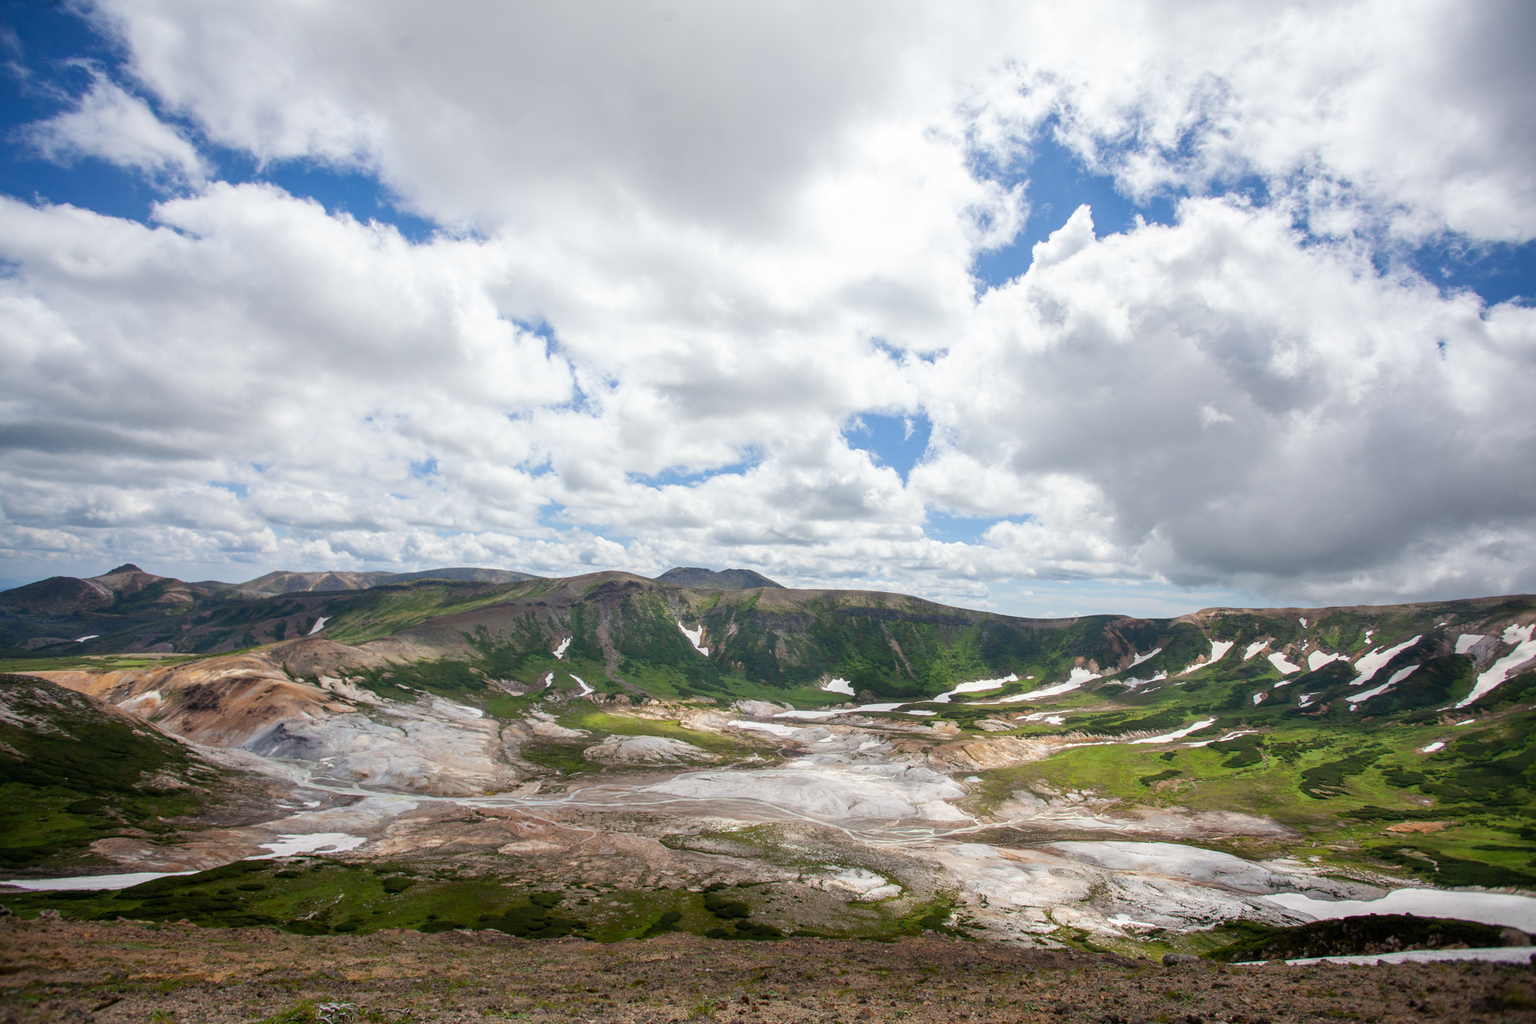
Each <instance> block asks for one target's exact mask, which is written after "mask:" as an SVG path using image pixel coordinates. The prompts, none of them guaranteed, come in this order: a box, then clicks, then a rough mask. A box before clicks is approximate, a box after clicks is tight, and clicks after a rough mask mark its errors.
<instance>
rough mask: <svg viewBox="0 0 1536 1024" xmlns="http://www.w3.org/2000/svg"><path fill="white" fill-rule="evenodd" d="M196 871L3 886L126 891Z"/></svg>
mask: <svg viewBox="0 0 1536 1024" xmlns="http://www.w3.org/2000/svg"><path fill="white" fill-rule="evenodd" d="M195 874H197V872H196V871H134V872H130V873H129V874H126V875H77V876H75V877H73V878H7V879H5V880H4V882H0V884H3V885H14V886H15V887H16V888H18V889H31V890H33V891H34V892H57V891H60V890H67V889H126V888H128V887H129V886H130V885H138V884H139V883H140V882H152V881H154V880H155V879H157V878H175V877H176V876H177V875H195Z"/></svg>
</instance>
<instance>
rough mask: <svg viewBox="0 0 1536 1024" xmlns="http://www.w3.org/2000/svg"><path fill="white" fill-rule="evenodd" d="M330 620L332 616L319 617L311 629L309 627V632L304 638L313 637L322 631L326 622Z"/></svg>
mask: <svg viewBox="0 0 1536 1024" xmlns="http://www.w3.org/2000/svg"><path fill="white" fill-rule="evenodd" d="M332 618H334V616H327V615H322V616H320V617H319V618H318V619H316V620H315V624H314V625H313V626H312V627H310V630H309V632H308V633H306V634H305V635H306V636H314V635H315V634H316V633H318V632H320V631H321V630H322V629H324V628H325V624H326V623H327V622H330V621H331V619H332Z"/></svg>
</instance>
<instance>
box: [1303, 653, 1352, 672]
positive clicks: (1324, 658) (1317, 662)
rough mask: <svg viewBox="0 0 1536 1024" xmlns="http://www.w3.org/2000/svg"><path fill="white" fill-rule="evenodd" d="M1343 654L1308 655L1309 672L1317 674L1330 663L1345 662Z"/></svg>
mask: <svg viewBox="0 0 1536 1024" xmlns="http://www.w3.org/2000/svg"><path fill="white" fill-rule="evenodd" d="M1344 660H1345V659H1344V655H1342V654H1329V653H1328V652H1326V651H1313V652H1312V653H1311V654H1309V655H1307V671H1308V672H1316V671H1317V670H1318V669H1320V668H1322V667H1323V666H1324V665H1326V664H1328V663H1329V662H1330V661H1344Z"/></svg>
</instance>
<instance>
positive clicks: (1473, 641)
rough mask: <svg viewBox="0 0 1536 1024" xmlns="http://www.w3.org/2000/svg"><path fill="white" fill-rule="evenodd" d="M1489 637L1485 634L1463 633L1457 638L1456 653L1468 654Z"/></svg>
mask: <svg viewBox="0 0 1536 1024" xmlns="http://www.w3.org/2000/svg"><path fill="white" fill-rule="evenodd" d="M1486 639H1488V637H1487V636H1486V635H1485V634H1483V633H1463V634H1461V636H1459V637H1457V638H1456V653H1457V654H1466V653H1467V652H1468V651H1470V650H1471V649H1472V648H1474V647H1476V646H1477V645H1478V644H1480V643H1482V642H1483V641H1484V640H1486Z"/></svg>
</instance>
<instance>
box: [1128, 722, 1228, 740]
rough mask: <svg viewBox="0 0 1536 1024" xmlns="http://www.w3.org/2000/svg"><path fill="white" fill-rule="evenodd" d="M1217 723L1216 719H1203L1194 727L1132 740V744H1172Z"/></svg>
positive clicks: (1187, 726) (1189, 726)
mask: <svg viewBox="0 0 1536 1024" xmlns="http://www.w3.org/2000/svg"><path fill="white" fill-rule="evenodd" d="M1215 722H1216V719H1214V718H1202V719H1201V720H1200V721H1198V722H1196V723H1195V724H1194V725H1186V726H1185V727H1184V728H1182V729H1177V730H1175V731H1173V732H1165V733H1163V734H1162V735H1161V736H1146V737H1143V738H1142V739H1139V740H1131V742H1132V743H1172V742H1173V741H1174V740H1181V739H1183V738H1184V737H1185V736H1188V735H1189V734H1190V733H1192V732H1199V731H1200V730H1201V729H1204V728H1206V727H1207V726H1210V725H1214V724H1215Z"/></svg>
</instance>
